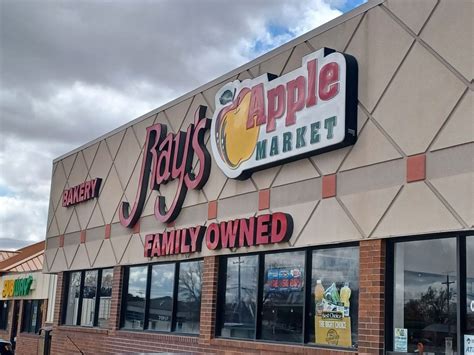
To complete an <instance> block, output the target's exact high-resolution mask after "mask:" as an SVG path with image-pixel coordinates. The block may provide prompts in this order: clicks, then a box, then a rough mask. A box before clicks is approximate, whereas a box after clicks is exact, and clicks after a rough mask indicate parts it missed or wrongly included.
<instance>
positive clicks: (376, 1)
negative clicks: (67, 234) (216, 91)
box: [53, 0, 385, 164]
mask: <svg viewBox="0 0 474 355" xmlns="http://www.w3.org/2000/svg"><path fill="white" fill-rule="evenodd" d="M383 2H385V0H368V1H367V2H366V3H365V4H362V5H360V6H358V7H356V8H354V9H352V10H351V11H349V12H346V13H345V14H342V15H341V16H338V17H336V18H335V19H333V20H331V21H329V22H326V23H325V24H322V25H321V26H319V27H316V28H315V29H312V30H311V31H309V32H306V33H304V34H302V35H301V36H299V37H296V38H294V39H292V40H291V41H289V42H287V43H285V44H283V45H281V46H280V47H277V48H275V49H272V50H271V51H269V52H267V53H265V54H262V55H261V56H259V57H257V58H255V59H253V60H251V61H250V62H248V63H245V64H243V65H241V66H240V67H237V68H235V69H233V70H231V71H230V72H228V73H226V74H223V75H221V76H219V77H217V78H215V79H213V80H211V81H209V82H207V83H206V84H204V85H201V86H199V87H197V88H196V89H194V90H192V91H190V92H188V93H186V94H184V95H181V96H179V97H177V98H176V99H174V100H171V101H169V102H167V103H166V104H164V105H161V106H159V107H158V108H155V109H153V110H152V111H150V112H148V113H145V114H143V115H141V116H139V117H137V118H135V119H133V120H131V121H129V122H127V123H125V124H123V125H121V126H119V127H117V128H115V129H113V130H112V131H110V132H108V133H105V134H103V135H101V136H99V137H97V138H95V139H93V140H91V141H89V142H87V143H85V144H83V145H81V146H79V147H77V148H75V149H73V150H71V151H69V152H67V153H65V154H62V155H60V156H59V157H57V158H56V159H54V160H53V164H54V163H57V162H58V161H60V160H62V159H64V158H67V157H68V156H70V155H72V154H74V153H77V152H79V151H81V150H83V149H85V148H87V147H90V146H91V145H94V144H95V143H97V142H100V141H102V140H104V139H106V138H108V137H110V136H113V135H114V134H116V133H118V132H120V131H122V130H124V129H127V128H129V127H131V126H133V125H134V124H136V123H138V122H140V121H143V120H145V119H146V118H148V117H150V116H152V115H155V114H157V113H159V112H161V111H164V110H166V109H168V108H170V107H172V106H174V105H176V104H177V103H179V102H181V101H184V100H186V99H188V98H190V97H192V96H194V95H196V94H199V93H200V92H202V91H205V90H207V89H209V88H211V87H213V86H214V85H216V84H218V83H220V82H222V81H225V80H228V79H230V78H232V77H233V76H234V75H236V74H238V73H240V72H242V71H245V70H247V69H250V68H252V67H254V66H255V65H257V64H260V63H261V62H263V61H265V60H267V59H270V58H271V57H274V56H276V55H278V54H280V53H282V52H284V51H286V50H288V49H290V48H293V47H295V46H297V45H298V44H301V43H303V42H305V41H307V40H308V39H310V38H312V37H314V36H317V35H319V34H321V33H323V32H326V31H327V30H330V29H331V28H333V27H336V26H338V25H340V24H342V23H344V22H346V21H348V20H350V19H352V18H354V17H356V16H359V15H360V14H362V13H364V12H366V11H367V10H369V9H371V8H373V7H375V6H378V5H380V4H381V3H383Z"/></svg>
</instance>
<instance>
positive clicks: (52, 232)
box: [46, 217, 59, 238]
mask: <svg viewBox="0 0 474 355" xmlns="http://www.w3.org/2000/svg"><path fill="white" fill-rule="evenodd" d="M58 234H59V227H58V223H57V222H56V218H55V217H53V219H52V220H51V223H50V224H49V227H48V231H47V233H46V238H49V237H54V236H56V235H58Z"/></svg>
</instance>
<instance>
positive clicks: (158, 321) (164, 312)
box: [122, 261, 202, 334]
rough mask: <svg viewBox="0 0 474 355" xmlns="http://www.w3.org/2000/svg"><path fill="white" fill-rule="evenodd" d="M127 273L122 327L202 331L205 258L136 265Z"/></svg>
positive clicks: (188, 331)
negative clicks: (203, 266) (202, 292)
mask: <svg viewBox="0 0 474 355" xmlns="http://www.w3.org/2000/svg"><path fill="white" fill-rule="evenodd" d="M175 270H179V273H177V272H176V271H175ZM128 274H129V276H128V280H129V281H128V290H126V291H125V294H124V295H125V299H124V310H125V314H124V317H123V320H122V327H123V328H125V329H140V330H155V331H164V332H179V333H190V334H198V333H199V318H200V313H201V279H202V261H190V262H181V263H167V264H155V265H148V266H134V267H129V268H128ZM126 287H127V286H126Z"/></svg>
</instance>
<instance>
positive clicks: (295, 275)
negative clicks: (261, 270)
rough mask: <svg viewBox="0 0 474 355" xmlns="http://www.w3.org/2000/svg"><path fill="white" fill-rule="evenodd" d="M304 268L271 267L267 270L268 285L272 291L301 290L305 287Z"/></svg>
mask: <svg viewBox="0 0 474 355" xmlns="http://www.w3.org/2000/svg"><path fill="white" fill-rule="evenodd" d="M302 274H303V272H302V270H300V269H298V268H271V269H269V270H268V272H267V285H268V288H269V291H270V292H289V291H301V289H302V287H303V282H302Z"/></svg>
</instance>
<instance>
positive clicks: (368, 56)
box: [347, 7, 413, 112]
mask: <svg viewBox="0 0 474 355" xmlns="http://www.w3.org/2000/svg"><path fill="white" fill-rule="evenodd" d="M412 42H413V38H412V37H411V36H410V35H408V33H406V32H405V31H404V30H403V29H402V28H401V27H400V26H399V25H398V24H397V23H396V22H395V21H393V20H392V19H391V18H390V17H389V15H387V14H386V13H385V12H384V11H383V10H382V9H380V8H379V7H374V8H372V9H370V10H369V11H368V12H367V13H366V14H365V17H364V19H363V20H362V22H361V24H360V26H359V28H358V29H357V31H356V33H355V35H354V37H353V38H352V40H351V42H350V43H349V46H348V47H347V53H350V54H352V55H353V56H355V57H356V58H357V62H358V64H359V100H360V101H361V102H362V104H363V105H364V106H365V107H366V108H367V109H368V110H369V112H372V110H373V108H374V106H375V104H376V102H377V101H378V99H379V98H380V95H382V92H383V90H384V89H385V88H386V86H387V84H388V82H389V80H390V78H391V77H392V76H393V74H394V72H395V70H396V69H397V67H398V66H399V65H400V62H401V60H402V59H403V57H404V56H405V54H406V53H407V51H408V48H409V47H410V45H411V43H412Z"/></svg>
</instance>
